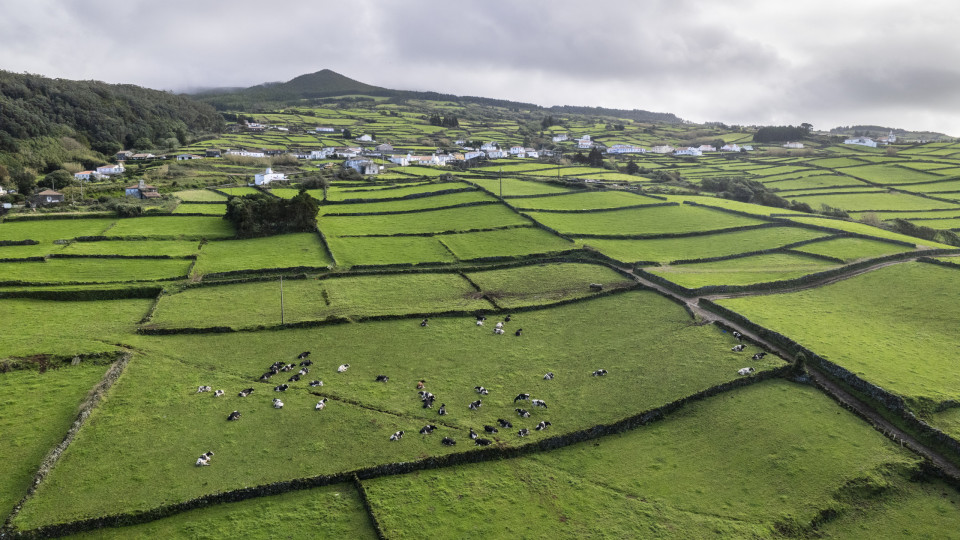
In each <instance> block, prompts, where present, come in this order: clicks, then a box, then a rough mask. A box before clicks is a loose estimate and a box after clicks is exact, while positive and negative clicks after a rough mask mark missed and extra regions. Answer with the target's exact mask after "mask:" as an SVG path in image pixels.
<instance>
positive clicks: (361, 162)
mask: <svg viewBox="0 0 960 540" xmlns="http://www.w3.org/2000/svg"><path fill="white" fill-rule="evenodd" d="M343 166H344V167H348V168H350V169H353V170H355V171H357V172H358V173H360V174H377V173H379V172H380V166H379V165H377V164H376V163H374V162H373V161H372V160H369V159H364V158H352V159H348V160H346V161H344V162H343Z"/></svg>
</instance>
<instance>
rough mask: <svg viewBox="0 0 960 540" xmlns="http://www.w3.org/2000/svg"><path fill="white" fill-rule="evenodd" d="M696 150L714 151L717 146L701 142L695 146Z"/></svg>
mask: <svg viewBox="0 0 960 540" xmlns="http://www.w3.org/2000/svg"><path fill="white" fill-rule="evenodd" d="M697 150H700V152H716V151H717V147H716V146H713V145H712V144H701V145H700V146H698V147H697Z"/></svg>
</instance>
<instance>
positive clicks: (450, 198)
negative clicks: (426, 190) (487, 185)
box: [320, 191, 496, 215]
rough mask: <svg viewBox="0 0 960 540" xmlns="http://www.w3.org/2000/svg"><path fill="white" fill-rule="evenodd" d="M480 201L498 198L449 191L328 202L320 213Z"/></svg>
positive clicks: (474, 192)
mask: <svg viewBox="0 0 960 540" xmlns="http://www.w3.org/2000/svg"><path fill="white" fill-rule="evenodd" d="M478 201H489V202H495V201H496V199H495V198H493V197H491V196H490V195H487V194H486V193H484V192H482V191H467V192H464V193H448V194H445V195H435V196H432V197H421V198H419V199H406V200H401V201H386V202H366V203H355V204H353V203H351V204H326V205H323V206H321V207H320V214H321V215H323V214H355V213H361V212H399V211H410V210H429V209H431V208H440V207H443V206H453V205H456V204H465V203H472V202H478Z"/></svg>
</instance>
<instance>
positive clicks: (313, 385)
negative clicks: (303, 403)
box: [310, 381, 323, 388]
mask: <svg viewBox="0 0 960 540" xmlns="http://www.w3.org/2000/svg"><path fill="white" fill-rule="evenodd" d="M317 386H323V381H310V387H311V388H315V387H317Z"/></svg>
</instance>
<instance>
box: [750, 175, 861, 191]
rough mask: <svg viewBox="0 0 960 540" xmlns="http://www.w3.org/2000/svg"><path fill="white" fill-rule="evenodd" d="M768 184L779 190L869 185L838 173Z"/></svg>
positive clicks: (769, 186) (843, 187) (844, 187)
mask: <svg viewBox="0 0 960 540" xmlns="http://www.w3.org/2000/svg"><path fill="white" fill-rule="evenodd" d="M766 186H767V187H768V188H771V189H774V190H777V191H785V190H789V189H812V188H827V187H837V188H841V189H846V188H850V187H869V186H868V185H867V184H865V183H863V182H861V181H860V180H857V179H856V178H852V177H850V176H840V175H836V174H820V175H817V176H805V177H803V178H797V179H796V180H781V181H778V182H768V183H767V184H766ZM781 196H782V195H781Z"/></svg>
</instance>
